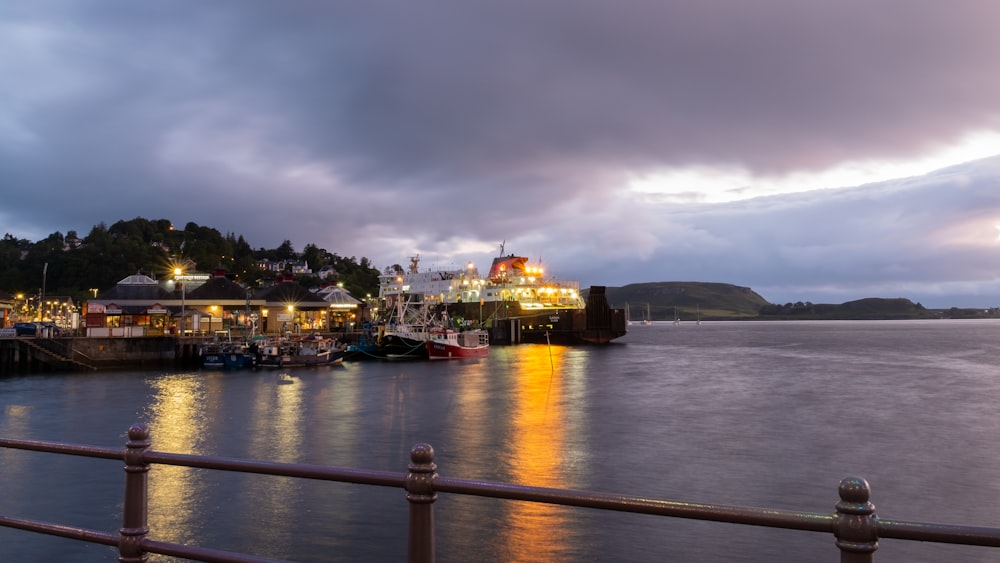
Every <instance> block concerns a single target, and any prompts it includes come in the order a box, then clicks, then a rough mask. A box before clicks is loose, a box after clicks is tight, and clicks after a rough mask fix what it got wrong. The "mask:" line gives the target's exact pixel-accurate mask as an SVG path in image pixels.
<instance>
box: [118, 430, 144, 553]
mask: <svg viewBox="0 0 1000 563" xmlns="http://www.w3.org/2000/svg"><path fill="white" fill-rule="evenodd" d="M149 445H150V442H149V429H148V428H146V425H145V424H133V425H132V427H130V428H129V429H128V442H126V443H125V505H124V506H123V507H122V527H121V529H120V530H119V531H118V533H119V534H120V538H119V540H118V561H120V562H121V563H142V562H144V561H146V560H147V559H148V558H149V555H148V554H147V553H145V552H144V551H143V549H142V541H143V540H144V539H145V538H146V534H148V533H149V526H147V524H146V514H147V509H148V500H149V498H148V495H147V477H148V474H149V463H147V462H146V461H145V459H144V458H145V453H146V450H148V449H149Z"/></svg>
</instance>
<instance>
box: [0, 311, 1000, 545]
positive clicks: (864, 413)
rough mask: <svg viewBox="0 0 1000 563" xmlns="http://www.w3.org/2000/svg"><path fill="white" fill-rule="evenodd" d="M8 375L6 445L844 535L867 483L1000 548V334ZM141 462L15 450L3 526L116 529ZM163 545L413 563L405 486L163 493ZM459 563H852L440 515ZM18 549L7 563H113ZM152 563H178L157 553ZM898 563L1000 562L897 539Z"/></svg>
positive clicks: (773, 536) (639, 345)
mask: <svg viewBox="0 0 1000 563" xmlns="http://www.w3.org/2000/svg"><path fill="white" fill-rule="evenodd" d="M284 372H287V373H289V374H290V375H291V377H292V381H293V382H292V383H291V384H281V383H280V382H279V378H278V375H279V371H277V370H246V371H230V372H222V371H204V370H202V371H188V372H171V371H144V372H134V371H133V372H106V373H67V374H44V375H29V376H17V377H7V378H3V379H0V436H3V437H7V438H21V439H36V440H49V441H58V442H69V443H82V444H92V445H98V446H105V447H108V446H110V447H121V446H123V444H124V443H125V440H126V437H125V434H126V431H127V429H128V427H129V426H130V425H132V424H134V423H137V422H141V423H145V424H147V425H148V426H149V428H150V432H151V438H152V441H153V448H154V449H156V450H158V451H165V452H178V453H193V454H203V455H214V456H226V457H236V458H245V459H258V460H271V461H282V462H297V463H311V464H324V465H334V466H344V467H353V468H359V469H370V470H385V471H397V472H405V471H406V467H407V464H408V462H409V451H410V448H411V447H412V446H413V445H414V444H416V443H419V442H427V443H430V444H431V445H432V446H433V447H434V450H435V461H436V463H437V465H438V473H439V474H441V475H446V476H449V477H461V478H469V479H478V480H487V481H500V482H506V483H518V484H525V485H536V486H543V487H559V488H573V489H585V490H593V491H600V492H607V493H619V494H627V495H638V496H643V497H648V498H660V499H670V500H679V501H691V502H700V503H715V504H728V505H747V506H758V507H770V508H780V509H788V510H802V511H810V512H819V513H826V514H830V513H833V511H834V504H835V503H836V502H837V500H838V496H837V484H838V483H839V481H840V480H841V479H842V478H844V477H848V476H859V477H863V478H865V479H867V480H868V481H869V482H870V483H871V485H872V501H873V503H874V504H875V506H876V510H877V514H878V515H879V516H880V517H882V518H891V519H895V520H911V521H926V522H938V523H951V524H966V525H978V526H990V527H1000V508H998V507H1000V408H998V405H1000V322H998V321H988V320H987V321H982V320H977V321H951V320H940V321H865V322H848V321H843V322H705V323H702V324H700V325H698V324H695V323H693V322H691V323H682V324H680V325H674V324H673V323H663V324H660V323H654V324H653V325H651V326H644V325H633V326H631V327H630V332H629V334H628V335H627V336H625V337H623V338H621V339H620V340H618V341H616V342H615V343H613V344H611V345H608V346H599V347H559V346H546V345H520V346H513V347H494V348H493V349H492V350H491V351H490V355H489V357H487V358H483V359H478V360H470V361H441V362H417V361H407V362H348V363H345V364H343V365H338V366H326V367H321V368H304V369H296V370H284ZM121 465H122V464H121V462H116V461H109V460H99V459H87V458H76V457H72V456H59V455H54V454H46V453H38V452H26V451H14V450H0V487H2V492H0V514H3V515H5V516H11V517H17V518H28V519H36V520H45V521H52V522H56V523H59V524H64V525H69V526H80V527H85V528H91V529H97V530H102V531H106V532H115V531H117V529H118V528H119V527H120V525H121V503H122V493H123V483H124V475H123V473H124V472H123V471H122V469H121ZM149 480H150V503H149V504H150V506H149V524H150V529H151V532H150V537H151V538H154V539H157V540H164V541H174V542H182V543H187V544H192V545H200V546H205V547H214V548H219V549H227V550H232V551H239V552H246V553H251V554H254V555H258V556H263V557H271V558H278V559H291V560H298V561H317V562H318V561H402V560H405V557H406V527H407V514H408V510H409V507H408V505H407V502H406V501H405V499H404V492H403V491H401V490H399V489H393V488H383V487H373V486H364V485H349V484H340V483H330V482H318V481H308V480H297V479H289V478H280V477H270V476H257V475H243V474H237V473H226V472H214V471H207V470H198V469H189V468H181V467H169V466H154V467H153V469H152V470H151V471H150V477H149ZM435 520H436V530H437V535H436V540H437V558H438V561H445V562H465V561H498V562H507V561H546V562H549V561H552V562H575V561H608V562H611V561H615V562H618V561H636V562H643V561H663V560H672V561H699V562H732V561H747V562H764V561H768V562H770V561H806V560H811V561H838V560H839V557H840V556H839V552H838V550H837V548H836V547H835V545H834V538H833V536H832V535H829V534H820V533H813V532H798V531H789V530H773V529H767V528H758V527H750V526H738V525H733V524H724V523H714V522H698V521H690V520H682V519H671V518H663V517H656V516H646V515H630V514H620V513H614V512H605V511H597V510H591V509H580V508H563V507H556V506H550V505H543V504H531V503H525V502H512V501H501V500H496V499H484V498H475V497H457V496H455V495H447V494H441V495H439V498H438V501H437V502H436V504H435ZM116 558H117V553H116V551H115V550H114V549H112V548H109V547H105V546H97V545H88V544H84V543H82V542H74V541H72V540H67V539H61V538H53V537H47V536H43V535H39V534H34V533H30V532H23V531H19V530H12V529H5V528H0V560H2V561H55V560H59V561H70V562H77V561H80V562H91V561H94V562H98V561H115V560H116ZM150 560H152V561H166V560H168V558H165V557H159V556H151V558H150ZM876 560H877V561H880V562H903V561H906V562H914V561H917V562H920V561H927V562H932V561H934V562H936V561H952V562H980V561H982V562H985V561H1000V549H990V548H982V547H963V546H948V545H943V546H941V545H935V544H926V543H919V542H904V541H900V540H883V541H882V542H881V543H880V546H879V550H878V551H877V552H876Z"/></svg>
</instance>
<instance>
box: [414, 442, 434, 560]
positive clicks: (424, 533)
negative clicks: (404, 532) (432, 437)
mask: <svg viewBox="0 0 1000 563" xmlns="http://www.w3.org/2000/svg"><path fill="white" fill-rule="evenodd" d="M409 469H410V472H409V473H407V475H406V500H408V501H410V531H409V540H408V545H407V556H408V558H409V562H410V563H433V562H434V501H435V500H437V493H436V492H434V478H435V477H437V472H436V471H437V465H435V464H434V448H432V447H431V445H430V444H417V445H415V446H413V449H411V450H410V465H409Z"/></svg>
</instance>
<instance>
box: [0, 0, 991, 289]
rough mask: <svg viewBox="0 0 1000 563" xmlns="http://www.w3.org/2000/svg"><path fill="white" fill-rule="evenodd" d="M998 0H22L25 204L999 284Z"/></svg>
mask: <svg viewBox="0 0 1000 563" xmlns="http://www.w3.org/2000/svg"><path fill="white" fill-rule="evenodd" d="M998 21H1000V3H997V2H990V1H987V0H952V1H950V2H941V1H939V0H933V1H931V0H883V1H879V2H871V1H870V0H865V1H860V0H829V1H824V0H816V1H803V0H757V1H755V2H745V1H742V0H697V1H693V0H692V1H686V0H504V1H502V2H500V1H497V2H476V1H469V0H423V1H421V2H399V1H393V2H386V1H383V0H365V1H364V2H356V1H340V0H323V1H319V0H316V1H313V0H296V1H295V2H288V1H278V0H272V1H254V0H207V1H206V0H198V1H193V0H170V1H155V0H150V1H143V2H136V1H135V0H120V1H119V0H106V1H96V0H95V1H47V0H8V1H5V2H3V3H2V4H0V187H2V190H0V194H2V196H0V197H2V201H3V203H2V205H0V230H2V231H3V232H5V233H10V234H12V235H14V236H16V237H17V238H27V239H29V240H39V239H42V238H45V237H46V236H48V235H49V234H51V233H53V232H55V231H59V232H62V233H66V232H67V231H69V230H76V231H77V232H78V233H80V234H81V235H83V234H86V233H87V232H89V231H90V229H91V228H92V227H93V226H94V225H95V224H98V223H101V222H104V223H106V224H111V223H114V222H116V221H118V220H121V219H132V218H135V217H144V218H147V219H159V218H166V219H169V220H171V221H173V222H174V224H177V225H181V226H183V225H184V224H185V223H187V222H189V221H193V222H196V223H198V224H200V225H206V226H211V227H215V228H217V229H218V230H219V231H221V232H223V233H227V232H232V233H236V234H242V235H243V236H244V237H246V238H247V240H248V241H249V242H250V244H251V245H252V246H254V247H255V248H259V247H266V248H273V247H276V246H278V245H279V244H280V243H281V242H282V241H283V240H285V239H288V240H291V241H292V243H293V245H294V246H295V248H296V249H298V250H301V249H302V247H304V246H305V245H306V244H307V243H314V244H316V245H318V246H320V247H323V248H326V249H327V250H330V251H332V252H336V253H338V254H341V255H344V256H356V257H361V256H367V257H368V258H369V259H371V260H372V261H373V263H374V264H375V265H376V266H378V267H385V266H388V265H391V264H395V263H400V264H405V263H407V261H408V257H409V256H411V255H413V254H417V253H419V254H420V255H421V257H422V259H421V265H422V266H423V267H432V266H437V267H457V266H461V265H464V264H465V262H466V261H467V260H473V261H475V262H477V263H478V264H480V265H481V266H483V267H485V266H486V265H488V263H489V260H490V258H491V257H492V256H493V255H495V254H496V253H497V252H498V250H499V245H500V243H501V242H503V241H506V247H505V250H506V252H507V253H511V252H513V253H516V254H520V255H524V256H528V257H530V258H532V259H539V258H540V259H541V260H542V263H543V265H544V266H545V267H546V268H547V270H548V273H549V274H551V275H554V276H556V277H558V278H561V279H577V280H579V281H580V282H581V284H582V285H583V286H584V287H586V286H588V285H592V284H594V285H609V286H621V285H625V284H628V283H633V282H648V281H714V282H725V283H733V284H737V285H743V286H749V287H751V288H753V289H754V290H756V291H757V292H758V293H760V294H761V295H762V296H763V297H764V298H766V299H768V300H769V301H771V302H775V303H784V302H788V301H799V300H802V301H813V302H817V303H840V302H843V301H847V300H851V299H858V298H862V297H907V298H911V299H913V300H915V301H919V302H921V303H923V304H924V305H927V306H930V307H944V306H1000V33H997V30H996V22H998Z"/></svg>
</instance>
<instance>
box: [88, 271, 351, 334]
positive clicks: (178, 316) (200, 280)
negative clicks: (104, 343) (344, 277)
mask: <svg viewBox="0 0 1000 563" xmlns="http://www.w3.org/2000/svg"><path fill="white" fill-rule="evenodd" d="M359 307H360V301H358V300H357V299H355V298H354V297H352V296H351V295H350V294H349V293H348V292H347V291H345V290H344V289H343V288H339V287H336V286H332V287H330V288H324V289H322V290H320V291H319V292H311V291H309V290H308V289H306V288H305V287H303V286H302V285H301V284H299V283H298V282H296V281H294V279H293V278H292V276H290V275H284V276H279V277H278V278H277V279H276V280H275V281H274V282H273V283H272V284H271V285H269V286H267V287H263V288H260V289H257V290H256V291H254V290H250V289H248V288H246V287H244V286H242V285H240V284H239V283H237V282H235V281H233V280H232V279H230V278H229V277H228V276H227V275H226V273H225V272H224V271H223V270H216V271H215V272H213V273H212V274H185V275H184V277H183V279H177V278H176V277H175V278H172V279H168V280H165V281H157V280H155V279H153V278H151V277H149V276H147V275H145V274H142V273H139V274H134V275H131V276H128V277H126V278H124V279H122V280H121V281H119V282H118V283H117V284H115V286H114V287H113V288H111V289H108V290H106V291H104V292H101V293H98V294H97V296H96V297H95V298H94V299H90V300H88V301H87V302H86V304H85V306H84V315H83V318H84V326H85V327H86V335H87V336H93V337H138V336H164V335H171V334H180V333H183V334H193V335H211V334H217V333H225V334H226V335H230V336H237V335H240V336H242V335H250V334H277V333H283V332H311V331H318V332H332V331H347V330H351V329H352V328H353V326H352V324H353V323H354V322H355V321H356V319H357V317H358V310H359ZM182 317H183V318H182Z"/></svg>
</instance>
